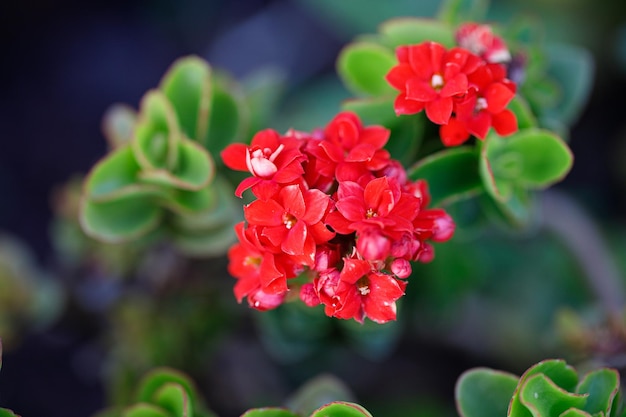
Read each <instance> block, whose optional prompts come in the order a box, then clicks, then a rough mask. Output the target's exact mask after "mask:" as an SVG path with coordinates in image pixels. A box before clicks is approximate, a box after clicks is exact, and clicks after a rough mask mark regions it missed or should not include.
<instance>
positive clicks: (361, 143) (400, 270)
mask: <svg viewBox="0 0 626 417" xmlns="http://www.w3.org/2000/svg"><path fill="white" fill-rule="evenodd" d="M388 137H389V131H388V130H387V129H385V128H383V127H380V126H363V125H362V123H361V121H360V120H359V118H358V117H357V116H356V115H355V114H354V113H349V112H344V113H340V114H338V115H337V116H336V117H335V118H334V119H333V120H332V121H331V122H330V123H329V124H328V125H327V126H326V128H324V129H320V130H317V131H314V132H313V133H311V134H308V133H303V132H297V131H293V130H292V131H289V132H288V133H287V134H285V135H279V134H278V133H277V132H275V131H273V130H265V131H262V132H259V133H257V134H256V135H255V136H254V138H253V139H252V142H251V144H250V146H246V145H243V144H233V145H230V146H228V147H227V148H226V149H225V150H224V151H223V152H222V159H223V160H224V163H225V164H226V165H227V166H228V167H230V168H232V169H234V170H239V171H246V172H249V173H250V174H252V176H251V177H248V178H247V179H245V180H243V181H242V182H241V184H240V185H239V187H238V188H237V191H236V194H237V195H238V196H241V195H242V193H243V192H244V190H246V189H248V188H249V189H250V190H251V191H252V193H253V194H254V196H255V197H256V200H254V201H253V202H252V203H250V204H248V205H246V206H244V216H245V219H246V222H247V225H246V222H242V223H240V224H238V225H237V226H236V228H235V230H236V232H237V236H238V238H239V242H238V243H237V244H235V245H234V246H233V247H232V248H231V249H230V251H229V253H228V256H229V260H230V263H229V267H228V268H229V272H230V273H231V275H233V276H234V277H235V278H236V279H237V283H236V284H235V290H234V291H235V296H236V297H237V300H238V301H239V302H241V301H242V300H243V298H245V297H247V299H248V303H249V304H250V306H252V307H254V308H256V309H259V310H267V309H272V308H275V307H277V306H279V305H280V304H281V303H282V302H283V301H284V300H285V298H286V296H287V295H288V293H289V292H290V291H292V292H293V290H297V291H298V292H299V295H300V299H301V300H302V301H303V302H304V303H305V304H306V305H308V306H311V307H312V306H316V305H319V304H320V303H321V304H323V305H324V307H325V312H326V314H327V315H328V316H332V317H338V318H342V319H352V318H353V319H355V320H357V321H359V322H362V321H363V320H364V318H365V317H368V318H370V319H371V320H373V321H375V322H378V323H384V322H387V321H389V320H394V319H395V318H396V301H397V300H398V299H399V298H400V297H401V296H402V295H403V294H404V289H405V287H406V284H407V282H406V278H408V277H409V275H410V274H411V264H410V262H411V261H421V262H428V261H430V260H431V259H432V258H433V249H432V246H431V244H430V243H429V241H435V242H442V241H445V240H448V239H449V238H450V237H452V234H453V232H454V223H453V221H452V219H451V218H450V216H449V215H448V214H447V213H446V212H445V211H443V210H440V209H427V208H426V207H427V206H428V203H429V195H428V191H427V187H426V183H425V182H424V181H417V182H412V181H409V180H408V179H407V175H406V172H405V170H404V169H403V168H402V166H401V165H400V163H399V162H398V161H396V160H393V159H391V157H390V155H389V153H388V152H387V151H386V150H385V149H383V146H384V145H385V143H386V142H387V139H388ZM295 278H298V279H295ZM303 281H304V282H303Z"/></svg>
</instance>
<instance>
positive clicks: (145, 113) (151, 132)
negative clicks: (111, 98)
mask: <svg viewBox="0 0 626 417" xmlns="http://www.w3.org/2000/svg"><path fill="white" fill-rule="evenodd" d="M180 138H181V132H180V128H179V126H178V120H177V118H176V113H175V111H174V109H173V107H172V105H171V104H170V102H169V101H168V100H167V97H165V95H164V94H163V93H162V92H161V91H159V90H150V91H148V92H147V93H146V94H145V95H144V96H143V98H142V100H141V105H140V109H139V119H138V121H137V124H136V126H135V136H134V140H133V141H132V145H133V151H134V152H135V157H136V158H137V161H138V162H139V164H140V165H141V166H142V167H143V168H144V169H158V168H163V169H172V168H173V167H174V166H175V165H176V162H177V157H178V154H177V152H178V141H179V140H180Z"/></svg>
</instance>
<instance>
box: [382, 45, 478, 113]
mask: <svg viewBox="0 0 626 417" xmlns="http://www.w3.org/2000/svg"><path fill="white" fill-rule="evenodd" d="M396 56H397V58H398V62H399V63H398V65H396V66H395V67H393V68H392V69H391V70H390V71H389V73H388V74H387V76H386V79H387V81H388V82H389V84H391V86H392V87H394V88H395V89H397V90H399V91H400V94H399V95H398V96H397V98H396V101H395V104H394V108H395V111H396V114H414V113H418V112H420V111H422V110H423V109H425V110H426V116H427V117H428V118H429V119H430V120H431V121H432V122H433V123H436V124H439V125H442V124H446V123H448V120H449V119H450V116H451V115H452V110H453V104H454V103H453V98H454V97H455V96H459V95H463V94H465V93H467V89H468V79H467V76H468V74H470V73H472V72H473V71H474V70H475V69H476V68H477V67H478V66H479V65H480V64H481V62H482V60H481V59H480V58H479V57H478V56H476V55H474V54H472V53H470V52H469V51H467V50H465V49H462V48H452V49H450V50H449V51H448V50H446V49H445V47H444V46H442V45H440V44H438V43H436V42H424V43H421V44H419V45H410V46H400V47H398V48H397V49H396Z"/></svg>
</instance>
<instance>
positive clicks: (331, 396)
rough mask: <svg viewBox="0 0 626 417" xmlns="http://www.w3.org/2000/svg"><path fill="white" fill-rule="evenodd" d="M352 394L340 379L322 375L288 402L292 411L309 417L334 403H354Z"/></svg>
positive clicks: (303, 387)
mask: <svg viewBox="0 0 626 417" xmlns="http://www.w3.org/2000/svg"><path fill="white" fill-rule="evenodd" d="M352 397H353V395H352V393H351V392H350V390H349V389H348V387H346V386H345V384H344V383H342V382H341V381H340V380H339V379H337V378H335V377H334V376H331V375H320V376H318V377H315V378H313V379H311V380H310V381H308V382H307V383H306V384H305V385H303V386H302V387H300V389H299V390H298V391H297V392H296V393H295V394H294V395H293V396H292V397H291V398H290V399H289V400H288V401H287V402H286V405H287V406H288V407H289V409H290V410H294V411H295V412H296V413H297V414H298V415H301V416H308V415H310V414H311V413H313V412H314V411H315V410H317V409H318V408H319V407H321V406H323V405H326V404H328V403H331V402H333V401H340V400H341V401H352Z"/></svg>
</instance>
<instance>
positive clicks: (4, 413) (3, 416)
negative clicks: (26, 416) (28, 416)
mask: <svg viewBox="0 0 626 417" xmlns="http://www.w3.org/2000/svg"><path fill="white" fill-rule="evenodd" d="M0 417H20V416H18V415H17V414H15V413H14V412H13V411H11V410H9V409H7V408H0Z"/></svg>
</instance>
